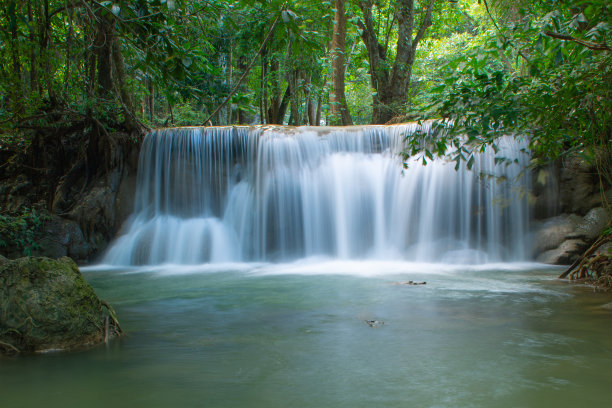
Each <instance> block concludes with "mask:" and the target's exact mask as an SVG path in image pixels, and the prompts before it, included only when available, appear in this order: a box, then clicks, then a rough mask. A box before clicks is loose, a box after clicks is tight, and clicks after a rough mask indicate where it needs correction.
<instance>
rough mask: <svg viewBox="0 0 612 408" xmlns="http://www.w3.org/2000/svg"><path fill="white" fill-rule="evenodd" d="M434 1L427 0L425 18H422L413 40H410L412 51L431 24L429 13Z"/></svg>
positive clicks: (431, 10)
mask: <svg viewBox="0 0 612 408" xmlns="http://www.w3.org/2000/svg"><path fill="white" fill-rule="evenodd" d="M434 2H435V0H429V4H428V5H427V12H426V13H425V18H424V19H423V22H422V23H421V27H419V31H418V32H417V34H416V36H415V37H414V40H413V41H412V52H413V53H414V52H415V51H416V48H417V46H418V45H419V41H421V39H422V38H423V35H425V30H427V29H428V28H429V27H430V26H431V13H432V12H433V6H434Z"/></svg>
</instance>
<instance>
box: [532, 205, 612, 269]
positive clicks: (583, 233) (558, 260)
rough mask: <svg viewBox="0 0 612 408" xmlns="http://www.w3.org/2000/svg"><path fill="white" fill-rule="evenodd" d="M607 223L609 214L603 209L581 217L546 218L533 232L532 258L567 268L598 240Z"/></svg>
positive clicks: (592, 210) (611, 217)
mask: <svg viewBox="0 0 612 408" xmlns="http://www.w3.org/2000/svg"><path fill="white" fill-rule="evenodd" d="M611 219H612V214H611V213H610V211H609V210H607V209H605V208H603V207H597V208H593V209H591V210H590V211H589V212H588V213H587V214H586V215H585V216H584V217H579V216H577V215H575V214H570V215H560V216H557V217H554V218H550V219H548V220H546V221H544V222H542V223H541V224H540V226H539V227H538V228H537V229H536V233H535V237H534V246H533V255H534V256H535V257H536V260H537V261H538V262H543V263H548V264H554V265H567V264H571V263H572V262H574V261H575V260H576V259H578V257H580V256H581V255H582V252H583V251H584V250H586V249H587V248H588V247H589V245H590V244H592V243H593V242H594V241H595V240H596V239H597V237H599V235H600V234H601V233H602V232H603V231H604V230H605V229H606V227H607V226H608V225H609V223H610V220H611Z"/></svg>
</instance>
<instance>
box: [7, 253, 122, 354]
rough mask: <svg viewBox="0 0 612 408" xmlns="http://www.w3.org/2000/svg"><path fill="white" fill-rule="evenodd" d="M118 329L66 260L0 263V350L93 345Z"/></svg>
mask: <svg viewBox="0 0 612 408" xmlns="http://www.w3.org/2000/svg"><path fill="white" fill-rule="evenodd" d="M120 332H121V329H120V328H119V325H118V324H117V321H116V319H115V317H114V312H113V311H112V309H110V307H109V306H107V305H106V304H105V303H103V302H102V301H101V300H100V299H98V297H97V296H96V294H95V293H94V291H93V289H92V287H91V286H90V285H89V284H88V283H87V282H86V281H85V279H84V278H83V276H82V275H81V273H80V271H79V269H78V268H77V266H76V264H75V263H74V261H72V260H71V259H70V258H61V259H59V260H53V259H49V258H42V257H41V258H19V259H16V260H13V261H0V352H3V353H8V354H10V353H33V352H44V351H50V350H68V349H74V348H80V347H85V346H93V345H96V344H99V343H101V342H104V341H105V340H108V339H109V338H111V337H114V336H117V335H119V334H120Z"/></svg>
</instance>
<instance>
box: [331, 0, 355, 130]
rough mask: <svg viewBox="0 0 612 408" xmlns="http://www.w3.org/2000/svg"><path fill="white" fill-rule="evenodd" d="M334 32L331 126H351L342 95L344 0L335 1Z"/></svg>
mask: <svg viewBox="0 0 612 408" xmlns="http://www.w3.org/2000/svg"><path fill="white" fill-rule="evenodd" d="M335 8H336V12H335V13H334V30H333V36H332V49H331V61H332V93H331V95H330V105H331V120H332V123H331V124H332V125H339V124H342V125H352V124H353V121H352V119H351V115H350V113H349V110H348V106H347V104H346V96H345V93H344V73H345V67H344V53H345V52H346V50H345V37H346V14H345V12H344V0H335Z"/></svg>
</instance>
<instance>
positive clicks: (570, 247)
mask: <svg viewBox="0 0 612 408" xmlns="http://www.w3.org/2000/svg"><path fill="white" fill-rule="evenodd" d="M587 248H588V244H587V243H585V242H584V241H583V240H581V239H568V240H567V241H564V242H562V243H561V245H559V247H557V248H555V249H551V250H549V251H545V252H543V253H541V254H539V255H538V257H537V259H536V261H537V262H542V263H546V264H551V265H569V264H571V263H573V262H574V261H575V260H576V259H578V257H580V255H582V253H583V252H584V251H585V250H586V249H587Z"/></svg>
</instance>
